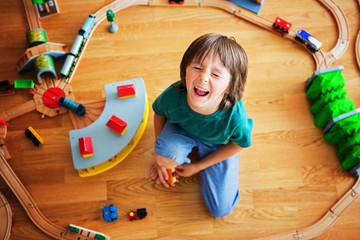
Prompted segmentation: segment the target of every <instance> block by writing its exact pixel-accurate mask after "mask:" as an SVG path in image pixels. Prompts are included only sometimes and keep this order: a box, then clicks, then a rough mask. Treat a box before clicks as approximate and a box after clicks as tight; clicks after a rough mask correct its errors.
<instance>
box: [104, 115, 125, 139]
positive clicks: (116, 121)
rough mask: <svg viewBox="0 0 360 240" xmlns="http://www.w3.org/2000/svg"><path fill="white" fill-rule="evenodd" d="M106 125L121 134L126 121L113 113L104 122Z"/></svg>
mask: <svg viewBox="0 0 360 240" xmlns="http://www.w3.org/2000/svg"><path fill="white" fill-rule="evenodd" d="M106 126H108V127H109V128H111V129H112V130H114V131H115V132H118V133H120V134H121V135H123V134H124V132H125V131H126V129H127V123H126V122H124V121H123V120H121V119H120V118H118V117H116V116H115V115H112V116H111V118H110V119H109V121H108V122H107V123H106Z"/></svg>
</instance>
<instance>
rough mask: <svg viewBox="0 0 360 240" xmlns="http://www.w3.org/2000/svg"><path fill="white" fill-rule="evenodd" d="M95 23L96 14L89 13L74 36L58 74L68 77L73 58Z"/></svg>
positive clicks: (79, 50)
mask: <svg viewBox="0 0 360 240" xmlns="http://www.w3.org/2000/svg"><path fill="white" fill-rule="evenodd" d="M95 24H96V16H94V15H90V16H89V17H88V18H87V19H86V21H85V23H84V25H83V26H82V27H81V28H80V30H79V34H78V35H77V36H76V38H75V41H74V43H73V45H72V47H71V49H70V52H69V54H68V55H67V57H66V59H65V62H64V65H63V67H62V68H61V70H60V74H61V75H62V76H63V77H65V78H68V77H69V76H70V73H71V72H72V70H73V67H74V64H75V60H76V58H77V57H78V56H79V54H80V52H81V50H82V47H83V46H84V43H85V40H86V39H88V38H89V36H90V33H91V31H92V29H93V28H94V26H95Z"/></svg>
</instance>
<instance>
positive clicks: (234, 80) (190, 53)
mask: <svg viewBox="0 0 360 240" xmlns="http://www.w3.org/2000/svg"><path fill="white" fill-rule="evenodd" d="M208 54H217V55H218V56H219V57H220V60H221V62H222V63H223V64H224V66H225V67H226V68H227V69H229V71H230V74H231V79H230V83H229V86H228V93H225V94H224V97H223V99H222V101H221V103H220V106H219V108H220V109H222V110H225V109H229V108H231V107H233V106H234V105H235V104H236V103H237V102H238V101H240V99H241V98H242V96H243V93H244V87H245V82H246V77H247V71H248V59H247V55H246V52H245V51H244V49H243V48H242V47H241V46H240V45H239V44H238V43H237V42H236V41H235V39H234V38H228V37H226V36H224V35H221V34H217V33H208V34H205V35H203V36H201V37H199V38H197V39H195V40H194V41H193V42H192V43H191V45H190V46H189V48H188V49H187V50H186V52H185V53H184V56H183V58H182V60H181V64H180V78H181V80H180V82H179V83H178V85H176V86H175V88H177V89H183V90H185V89H186V80H185V77H186V68H187V67H188V66H189V64H190V63H191V62H192V61H193V60H194V59H198V60H200V62H202V61H203V60H204V59H205V58H206V56H207V55H208Z"/></svg>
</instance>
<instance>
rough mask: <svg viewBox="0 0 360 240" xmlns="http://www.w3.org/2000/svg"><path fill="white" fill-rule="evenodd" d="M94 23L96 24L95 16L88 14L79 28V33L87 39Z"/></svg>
mask: <svg viewBox="0 0 360 240" xmlns="http://www.w3.org/2000/svg"><path fill="white" fill-rule="evenodd" d="M95 24H96V16H94V15H92V14H91V15H89V17H88V18H87V19H86V21H85V23H84V25H83V26H82V28H81V29H80V30H79V35H82V36H83V37H84V38H85V39H88V37H89V35H90V33H91V30H92V29H93V27H94V26H95Z"/></svg>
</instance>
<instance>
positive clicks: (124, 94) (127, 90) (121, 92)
mask: <svg viewBox="0 0 360 240" xmlns="http://www.w3.org/2000/svg"><path fill="white" fill-rule="evenodd" d="M117 92H118V97H119V98H120V99H123V98H129V97H134V96H135V95H136V91H135V85H134V84H127V85H121V86H118V87H117Z"/></svg>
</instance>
